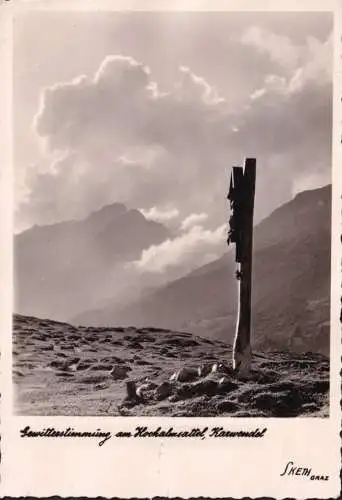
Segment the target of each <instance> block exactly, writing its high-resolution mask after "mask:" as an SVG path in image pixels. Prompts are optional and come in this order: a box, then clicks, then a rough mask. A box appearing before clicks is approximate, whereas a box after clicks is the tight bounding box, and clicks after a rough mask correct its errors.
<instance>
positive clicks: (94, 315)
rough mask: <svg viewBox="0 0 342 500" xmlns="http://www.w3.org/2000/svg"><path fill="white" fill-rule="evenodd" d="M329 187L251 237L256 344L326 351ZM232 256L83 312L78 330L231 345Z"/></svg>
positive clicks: (301, 198)
mask: <svg viewBox="0 0 342 500" xmlns="http://www.w3.org/2000/svg"><path fill="white" fill-rule="evenodd" d="M330 248H331V186H330V185H329V186H325V187H323V188H319V189H315V190H311V191H306V192H303V193H300V194H298V195H297V196H295V198H294V199H293V200H291V201H290V202H288V203H286V204H285V205H282V206H281V207H279V208H278V209H276V210H275V211H274V212H272V213H271V215H269V216H268V217H267V218H266V219H264V220H263V221H261V222H260V223H259V224H258V225H257V226H256V227H255V231H254V273H253V343H254V345H255V346H257V348H259V349H264V350H269V349H289V350H295V351H308V350H311V351H316V352H322V353H324V354H328V353H329V332H330V327H329V319H330ZM235 269H236V266H235V262H234V260H233V252H227V254H226V255H225V256H223V257H222V258H220V259H218V260H216V261H214V262H211V263H209V264H207V265H205V266H203V267H201V268H199V269H196V270H195V271H193V272H192V273H190V274H188V275H187V276H184V277H183V278H180V279H178V280H176V281H174V282H172V283H169V284H167V285H166V286H162V287H160V288H158V289H157V290H154V291H153V292H152V293H150V294H146V296H144V297H143V298H142V299H141V300H137V301H132V303H131V304H128V305H126V306H125V307H121V308H115V307H112V306H111V305H110V304H109V305H108V306H107V307H104V308H103V309H98V310H93V311H88V312H85V313H84V314H81V315H79V316H77V317H76V318H75V319H74V320H75V322H77V323H78V324H88V325H90V324H92V325H107V324H112V325H113V324H116V325H121V326H125V325H135V326H158V327H161V328H170V329H178V330H183V331H189V332H191V333H195V334H198V335H202V336H206V337H212V338H219V339H222V340H225V341H227V342H231V341H232V338H233V335H234V330H235V320H236V306H237V283H236V280H235V278H234V273H235Z"/></svg>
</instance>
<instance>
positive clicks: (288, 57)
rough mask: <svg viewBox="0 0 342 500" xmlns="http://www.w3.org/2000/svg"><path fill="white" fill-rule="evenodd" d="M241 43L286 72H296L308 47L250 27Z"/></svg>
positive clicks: (281, 36)
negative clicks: (264, 56)
mask: <svg viewBox="0 0 342 500" xmlns="http://www.w3.org/2000/svg"><path fill="white" fill-rule="evenodd" d="M240 41H241V43H243V44H244V45H248V46H251V47H253V48H255V49H257V51H258V52H260V53H261V54H265V55H267V56H268V57H270V58H271V59H272V61H274V62H276V63H277V64H278V65H279V66H280V67H282V68H283V69H285V70H286V71H289V72H292V71H294V70H295V69H296V68H297V67H298V66H299V65H300V64H301V62H302V60H303V58H304V57H305V53H306V51H307V47H306V46H298V45H297V44H295V43H294V42H293V41H292V40H291V39H290V38H289V37H287V36H285V35H281V34H279V33H273V32H272V31H270V30H268V29H265V28H262V27H260V26H250V27H249V28H247V29H246V30H245V31H244V32H243V33H242V35H241V37H240Z"/></svg>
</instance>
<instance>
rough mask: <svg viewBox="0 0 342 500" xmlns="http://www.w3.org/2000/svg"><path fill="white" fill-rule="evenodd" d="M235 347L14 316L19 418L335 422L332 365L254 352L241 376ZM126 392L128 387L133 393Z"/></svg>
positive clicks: (180, 335)
mask: <svg viewBox="0 0 342 500" xmlns="http://www.w3.org/2000/svg"><path fill="white" fill-rule="evenodd" d="M230 359H231V346H229V345H227V344H226V343H224V342H222V341H219V340H210V339H205V338H200V337H196V336H194V335H191V334H189V333H184V332H175V331H170V330H162V329H160V328H151V327H150V328H133V327H131V328H122V327H121V328H120V327H116V328H112V327H108V328H92V327H78V328H76V327H74V326H72V325H69V324H66V323H58V322H55V321H50V320H46V319H45V320H41V319H37V318H33V317H25V316H18V315H16V316H15V317H14V330H13V360H14V366H13V378H14V383H15V386H16V391H15V394H16V401H15V411H16V413H17V414H20V415H76V416H77V415H89V416H91V415H101V416H110V415H123V416H134V415H139V416H140V415H150V416H183V417H184V416H189V417H193V416H202V417H204V416H234V417H296V416H317V417H323V416H328V413H329V408H328V404H329V362H328V360H327V358H325V357H324V356H322V355H319V354H312V353H306V354H300V355H299V354H298V355H290V354H286V353H281V352H270V353H266V354H265V353H263V354H262V353H255V354H254V357H253V365H252V373H251V378H249V379H245V380H241V379H238V378H236V376H235V375H234V373H232V370H231V368H230ZM127 387H128V388H130V395H129V397H127V396H128V393H127Z"/></svg>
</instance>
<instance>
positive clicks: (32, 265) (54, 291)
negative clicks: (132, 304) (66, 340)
mask: <svg viewBox="0 0 342 500" xmlns="http://www.w3.org/2000/svg"><path fill="white" fill-rule="evenodd" d="M169 236H170V234H169V231H168V230H167V229H166V228H165V227H164V226H163V225H161V224H159V223H156V222H153V221H150V220H147V219H146V218H145V217H144V216H143V215H142V213H141V212H139V211H138V210H129V209H127V208H126V207H125V206H124V205H122V204H119V203H115V204H113V205H109V206H105V207H103V208H102V209H101V210H99V211H98V212H94V213H92V214H90V216H89V217H87V218H86V219H84V220H77V221H76V220H75V221H68V222H60V223H58V224H52V225H49V226H35V227H33V228H31V229H29V230H27V231H24V232H23V233H21V234H19V235H17V236H15V239H14V259H15V261H14V268H15V281H16V283H15V292H16V297H15V311H16V312H19V313H23V314H35V315H37V316H41V317H47V318H53V319H59V320H65V319H66V318H68V317H70V315H75V314H77V312H78V311H83V310H84V309H88V308H91V307H94V305H96V304H97V303H99V304H101V306H103V305H104V304H107V299H108V298H110V299H111V304H113V303H117V302H120V300H124V298H125V294H127V296H129V297H130V298H132V297H134V293H135V290H136V286H135V282H134V279H133V278H132V276H130V275H129V272H128V271H127V270H126V269H125V268H124V266H123V263H124V262H127V261H128V260H134V259H138V258H139V257H140V254H141V252H142V250H143V249H144V248H147V247H149V246H150V245H152V244H158V243H161V242H162V241H164V240H165V239H166V238H168V237H169ZM118 282H121V286H120V288H119V287H113V283H118ZM113 288H114V289H113ZM115 293H117V295H115Z"/></svg>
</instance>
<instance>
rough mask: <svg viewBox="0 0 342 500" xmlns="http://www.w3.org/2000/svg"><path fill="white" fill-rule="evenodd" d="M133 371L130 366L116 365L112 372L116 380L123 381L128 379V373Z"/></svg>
mask: <svg viewBox="0 0 342 500" xmlns="http://www.w3.org/2000/svg"><path fill="white" fill-rule="evenodd" d="M130 370H131V368H130V367H129V366H123V365H115V366H113V368H112V371H111V372H110V374H111V376H112V377H113V378H114V379H115V380H122V379H124V378H126V377H127V373H128V372H129V371H130Z"/></svg>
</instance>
